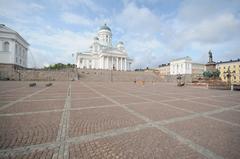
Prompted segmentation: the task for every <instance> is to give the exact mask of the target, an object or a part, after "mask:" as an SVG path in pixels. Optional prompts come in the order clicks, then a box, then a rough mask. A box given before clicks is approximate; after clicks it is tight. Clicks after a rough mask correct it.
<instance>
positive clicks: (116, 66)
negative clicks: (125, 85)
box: [116, 57, 118, 70]
mask: <svg viewBox="0 0 240 159" xmlns="http://www.w3.org/2000/svg"><path fill="white" fill-rule="evenodd" d="M116 70H118V57H117V66H116Z"/></svg>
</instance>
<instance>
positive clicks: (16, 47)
mask: <svg viewBox="0 0 240 159" xmlns="http://www.w3.org/2000/svg"><path fill="white" fill-rule="evenodd" d="M17 49H18V46H17V44H15V55H17V51H18V50H17Z"/></svg>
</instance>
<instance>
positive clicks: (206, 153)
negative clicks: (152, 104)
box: [154, 125, 224, 159]
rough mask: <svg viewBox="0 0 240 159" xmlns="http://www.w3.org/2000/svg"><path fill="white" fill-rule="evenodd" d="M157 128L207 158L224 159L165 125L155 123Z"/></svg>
mask: <svg viewBox="0 0 240 159" xmlns="http://www.w3.org/2000/svg"><path fill="white" fill-rule="evenodd" d="M154 126H155V127H156V128H157V129H159V130H161V131H162V132H164V133H165V134H167V135H168V136H170V137H172V138H173V139H176V140H178V141H180V142H181V143H183V144H185V145H187V146H188V147H190V148H191V149H192V150H194V151H196V152H198V153H200V154H202V155H203V156H205V157H207V158H212V159H224V158H223V157H222V156H220V155H217V154H216V153H214V152H212V151H211V150H209V149H207V148H205V147H203V146H201V145H199V144H196V143H194V142H193V141H191V140H190V139H187V138H185V137H183V136H181V135H179V134H178V133H176V132H174V131H172V130H169V129H168V128H166V127H164V126H160V125H154Z"/></svg>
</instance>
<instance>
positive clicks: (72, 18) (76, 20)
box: [61, 12, 92, 25]
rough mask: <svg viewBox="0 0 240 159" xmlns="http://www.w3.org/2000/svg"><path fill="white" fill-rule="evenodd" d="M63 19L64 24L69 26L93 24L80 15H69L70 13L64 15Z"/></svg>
mask: <svg viewBox="0 0 240 159" xmlns="http://www.w3.org/2000/svg"><path fill="white" fill-rule="evenodd" d="M61 18H62V19H63V21H64V22H66V23H69V24H78V25H90V24H92V22H91V20H90V19H88V18H86V17H83V16H80V15H76V14H73V13H69V12H65V13H63V14H62V16H61Z"/></svg>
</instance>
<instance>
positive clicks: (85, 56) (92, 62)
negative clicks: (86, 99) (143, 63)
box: [76, 24, 133, 71]
mask: <svg viewBox="0 0 240 159" xmlns="http://www.w3.org/2000/svg"><path fill="white" fill-rule="evenodd" d="M132 62H133V60H132V59H130V58H129V57H128V54H127V51H126V49H125V48H124V44H123V42H121V41H120V42H118V44H117V45H116V46H115V47H114V46H113V45H112V31H111V29H110V28H109V27H108V26H107V25H106V24H105V25H103V26H102V27H101V28H100V29H99V31H98V33H97V36H96V37H94V39H93V43H92V45H91V46H90V49H89V50H88V51H84V52H79V53H77V55H76V64H77V68H87V69H106V70H112V69H114V70H120V71H128V70H131V64H132Z"/></svg>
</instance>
